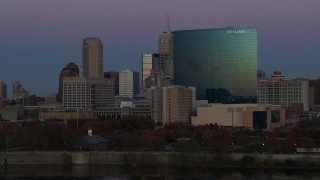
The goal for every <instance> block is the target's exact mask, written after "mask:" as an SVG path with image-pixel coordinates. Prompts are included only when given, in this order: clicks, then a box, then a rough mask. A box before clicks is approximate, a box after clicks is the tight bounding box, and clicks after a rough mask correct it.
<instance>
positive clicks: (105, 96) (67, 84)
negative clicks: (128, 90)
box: [63, 77, 114, 110]
mask: <svg viewBox="0 0 320 180" xmlns="http://www.w3.org/2000/svg"><path fill="white" fill-rule="evenodd" d="M113 103H114V82H113V80H112V79H105V78H87V77H65V78H64V79H63V106H64V107H65V108H66V109H71V110H75V109H94V108H97V107H106V106H113Z"/></svg>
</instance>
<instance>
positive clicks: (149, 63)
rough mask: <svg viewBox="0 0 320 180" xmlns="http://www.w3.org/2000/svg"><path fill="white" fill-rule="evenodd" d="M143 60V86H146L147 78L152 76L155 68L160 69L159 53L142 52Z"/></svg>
mask: <svg viewBox="0 0 320 180" xmlns="http://www.w3.org/2000/svg"><path fill="white" fill-rule="evenodd" d="M141 62H142V76H141V77H142V79H141V83H142V87H146V82H145V80H146V79H147V78H148V77H149V76H150V73H151V71H152V70H153V69H159V55H158V54H151V53H145V54H142V58H141Z"/></svg>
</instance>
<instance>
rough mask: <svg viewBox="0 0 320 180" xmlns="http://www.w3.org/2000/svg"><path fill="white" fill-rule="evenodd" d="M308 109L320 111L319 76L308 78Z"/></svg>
mask: <svg viewBox="0 0 320 180" xmlns="http://www.w3.org/2000/svg"><path fill="white" fill-rule="evenodd" d="M309 96H310V102H309V104H310V111H316V112H320V78H318V79H312V80H309Z"/></svg>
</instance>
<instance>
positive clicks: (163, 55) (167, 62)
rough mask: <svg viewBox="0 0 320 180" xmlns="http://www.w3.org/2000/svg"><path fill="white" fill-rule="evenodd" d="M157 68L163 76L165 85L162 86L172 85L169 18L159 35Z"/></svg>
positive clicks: (171, 39)
mask: <svg viewBox="0 0 320 180" xmlns="http://www.w3.org/2000/svg"><path fill="white" fill-rule="evenodd" d="M158 47H159V66H160V67H159V68H160V70H162V72H163V74H164V76H163V77H164V78H166V81H167V83H163V84H164V85H172V84H173V79H174V73H173V70H174V69H173V68H174V64H173V34H172V32H171V30H170V27H169V17H168V15H167V16H166V26H165V29H164V30H163V32H162V33H161V34H160V35H159V46H158Z"/></svg>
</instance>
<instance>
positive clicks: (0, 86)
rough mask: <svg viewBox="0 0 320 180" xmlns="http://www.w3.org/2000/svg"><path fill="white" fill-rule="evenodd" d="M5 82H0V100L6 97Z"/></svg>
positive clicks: (6, 88)
mask: <svg viewBox="0 0 320 180" xmlns="http://www.w3.org/2000/svg"><path fill="white" fill-rule="evenodd" d="M7 90H8V87H7V84H6V83H5V82H4V81H1V82H0V100H4V99H7V97H8V96H7Z"/></svg>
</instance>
